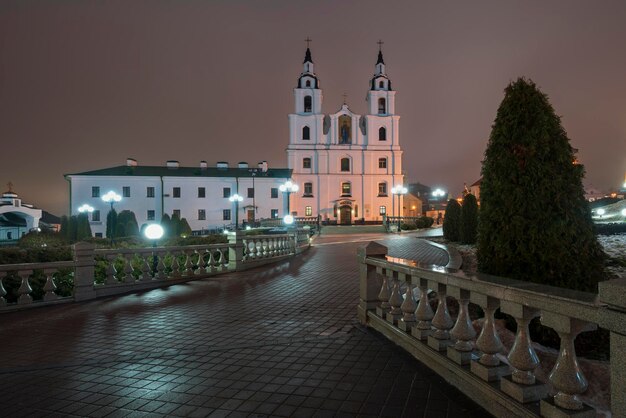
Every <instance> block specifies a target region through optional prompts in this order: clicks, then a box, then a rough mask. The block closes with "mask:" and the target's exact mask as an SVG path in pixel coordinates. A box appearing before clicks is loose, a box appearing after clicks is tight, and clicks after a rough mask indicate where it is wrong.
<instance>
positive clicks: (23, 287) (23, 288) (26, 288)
mask: <svg viewBox="0 0 626 418" xmlns="http://www.w3.org/2000/svg"><path fill="white" fill-rule="evenodd" d="M32 273H33V271H32V270H20V271H18V272H17V275H18V276H19V277H20V279H21V284H20V287H19V289H17V294H18V295H19V297H18V298H17V304H18V305H27V304H29V303H32V302H33V297H32V296H31V295H30V294H31V292H32V291H33V289H32V288H31V287H30V283H29V281H28V279H29V277H30V275H31V274H32Z"/></svg>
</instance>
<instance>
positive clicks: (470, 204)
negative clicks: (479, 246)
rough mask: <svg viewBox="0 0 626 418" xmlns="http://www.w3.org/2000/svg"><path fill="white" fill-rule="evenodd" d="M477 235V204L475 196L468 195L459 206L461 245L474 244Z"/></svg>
mask: <svg viewBox="0 0 626 418" xmlns="http://www.w3.org/2000/svg"><path fill="white" fill-rule="evenodd" d="M477 233H478V202H477V201H476V196H474V195H473V194H471V193H468V194H466V195H465V197H463V206H461V234H460V238H461V244H475V243H476V237H477V236H476V234H477Z"/></svg>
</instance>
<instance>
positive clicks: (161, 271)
mask: <svg viewBox="0 0 626 418" xmlns="http://www.w3.org/2000/svg"><path fill="white" fill-rule="evenodd" d="M166 255H167V253H159V254H157V257H158V258H159V261H158V263H157V271H156V274H155V277H156V278H157V279H159V280H164V279H166V278H167V274H166V273H165V270H166V268H165V262H164V260H165V256H166Z"/></svg>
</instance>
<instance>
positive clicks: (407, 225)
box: [400, 222, 417, 231]
mask: <svg viewBox="0 0 626 418" xmlns="http://www.w3.org/2000/svg"><path fill="white" fill-rule="evenodd" d="M400 229H402V230H404V231H413V230H415V229H417V225H416V224H414V223H413V222H402V223H401V224H400Z"/></svg>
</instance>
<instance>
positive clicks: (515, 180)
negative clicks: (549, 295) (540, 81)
mask: <svg viewBox="0 0 626 418" xmlns="http://www.w3.org/2000/svg"><path fill="white" fill-rule="evenodd" d="M574 161H575V157H574V150H573V148H572V147H571V145H570V144H569V139H568V138H567V134H566V132H565V130H564V129H563V127H562V126H561V121H560V118H559V117H558V116H557V115H556V113H555V112H554V109H553V108H552V106H551V105H550V103H549V101H548V98H547V96H546V95H545V94H543V93H542V92H541V91H539V89H538V88H537V87H536V85H535V84H534V83H533V82H532V81H529V80H525V79H519V80H517V81H515V82H513V83H511V84H509V86H508V87H507V88H506V90H505V97H504V99H503V100H502V103H501V104H500V107H499V109H498V113H497V116H496V120H495V122H494V125H493V128H492V131H491V135H490V138H489V143H488V145H487V149H486V151H485V159H484V161H483V166H482V183H481V190H480V196H481V208H480V223H479V226H478V231H479V232H478V246H477V258H478V269H479V270H480V271H481V272H484V273H490V274H495V275H499V276H506V277H510V278H513V279H519V280H526V281H532V282H536V283H544V284H549V285H553V286H560V287H565V288H570V289H577V290H583V291H596V284H597V282H598V281H599V280H602V279H603V278H604V259H605V255H604V253H603V251H602V248H601V247H600V245H599V243H598V242H597V240H596V238H595V236H594V233H593V224H592V221H591V213H590V210H589V205H588V204H587V202H586V201H585V198H584V190H583V186H582V178H583V175H584V169H583V167H582V165H579V164H574V163H573V162H574Z"/></svg>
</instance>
